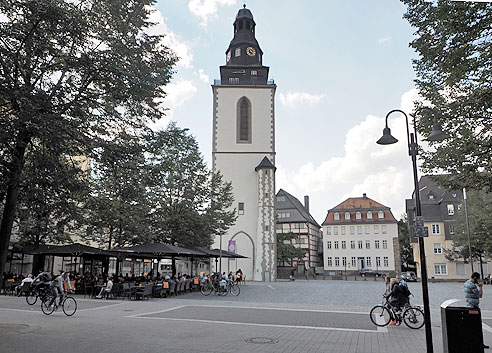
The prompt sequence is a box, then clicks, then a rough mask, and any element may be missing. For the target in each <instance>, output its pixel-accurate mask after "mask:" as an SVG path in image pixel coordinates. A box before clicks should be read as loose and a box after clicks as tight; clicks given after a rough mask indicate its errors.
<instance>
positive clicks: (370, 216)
mask: <svg viewBox="0 0 492 353" xmlns="http://www.w3.org/2000/svg"><path fill="white" fill-rule="evenodd" d="M367 219H372V212H371V211H369V212H367Z"/></svg>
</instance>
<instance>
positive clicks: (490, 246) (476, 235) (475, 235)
mask: <svg viewBox="0 0 492 353" xmlns="http://www.w3.org/2000/svg"><path fill="white" fill-rule="evenodd" d="M467 195H468V197H467V207H468V223H469V226H470V243H471V249H472V258H473V260H474V261H482V260H483V259H484V258H487V259H490V258H492V236H491V235H492V218H491V217H490V214H491V212H492V193H490V192H488V191H487V188H482V189H481V190H470V191H468V192H467ZM454 228H455V229H454V230H455V232H454V233H455V234H454V235H453V248H452V249H445V250H444V255H445V256H446V258H448V259H449V260H453V261H456V260H458V259H463V260H464V261H465V262H469V260H470V251H469V248H470V247H469V245H468V232H467V227H466V215H465V208H464V207H461V209H460V210H458V212H457V214H456V225H455V227H454Z"/></svg>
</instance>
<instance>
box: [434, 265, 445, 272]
mask: <svg viewBox="0 0 492 353" xmlns="http://www.w3.org/2000/svg"><path fill="white" fill-rule="evenodd" d="M434 274H435V275H447V274H448V266H447V265H446V264H434Z"/></svg>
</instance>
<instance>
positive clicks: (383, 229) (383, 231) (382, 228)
mask: <svg viewBox="0 0 492 353" xmlns="http://www.w3.org/2000/svg"><path fill="white" fill-rule="evenodd" d="M381 233H383V234H386V226H385V225H382V226H381Z"/></svg>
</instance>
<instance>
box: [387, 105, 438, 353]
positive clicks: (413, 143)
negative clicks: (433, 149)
mask: <svg viewBox="0 0 492 353" xmlns="http://www.w3.org/2000/svg"><path fill="white" fill-rule="evenodd" d="M422 109H427V110H430V111H431V112H432V113H433V115H434V125H433V126H432V133H431V134H430V135H429V137H428V138H427V140H429V141H441V140H443V139H445V138H447V137H448V136H447V135H446V134H445V133H443V131H442V129H441V126H440V125H439V123H438V122H437V116H436V114H435V112H434V110H433V109H431V108H428V107H421V108H419V109H417V111H416V112H415V114H414V115H413V128H414V131H413V132H410V128H409V121H408V116H407V114H405V112H404V111H402V110H400V109H394V110H392V111H390V112H389V113H388V114H386V127H385V128H384V130H383V136H382V137H381V138H380V139H379V140H378V141H377V143H378V144H380V145H390V144H393V143H396V142H398V140H397V139H396V138H394V137H393V136H392V135H391V129H390V128H389V127H388V117H389V116H390V115H391V114H392V113H401V114H403V115H404V116H405V120H406V127H407V140H408V155H409V156H411V157H412V168H413V182H414V193H415V208H416V220H417V221H418V222H420V221H421V220H422V207H421V205H420V194H419V179H418V175H417V154H418V143H417V127H416V121H415V117H416V115H417V113H419V112H420V111H421V110H422ZM419 227H420V228H419ZM417 228H418V229H417V232H416V235H417V236H418V239H419V250H420V272H421V277H422V296H423V300H424V320H425V340H426V345H427V353H433V351H434V348H433V345H432V328H431V319H430V307H429V289H428V286H427V265H426V259H425V249H424V238H423V237H424V236H426V235H425V231H424V229H423V222H422V224H421V225H420V224H419V226H418V227H417ZM419 230H420V232H419Z"/></svg>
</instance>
